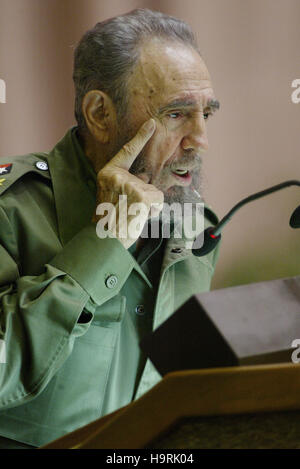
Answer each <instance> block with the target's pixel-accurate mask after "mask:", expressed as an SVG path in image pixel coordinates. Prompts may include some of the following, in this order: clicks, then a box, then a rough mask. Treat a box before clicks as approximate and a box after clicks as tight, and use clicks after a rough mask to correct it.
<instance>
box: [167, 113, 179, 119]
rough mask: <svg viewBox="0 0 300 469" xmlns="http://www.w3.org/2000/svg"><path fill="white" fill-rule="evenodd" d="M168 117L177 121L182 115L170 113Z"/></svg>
mask: <svg viewBox="0 0 300 469" xmlns="http://www.w3.org/2000/svg"><path fill="white" fill-rule="evenodd" d="M168 117H170V118H171V119H179V118H180V117H182V113H181V112H170V113H169V114H168Z"/></svg>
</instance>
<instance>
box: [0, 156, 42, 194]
mask: <svg viewBox="0 0 300 469" xmlns="http://www.w3.org/2000/svg"><path fill="white" fill-rule="evenodd" d="M47 155H48V154H47V153H30V154H28V155H21V156H13V157H10V158H0V196H1V195H2V194H3V193H4V192H5V191H6V190H7V189H8V188H9V187H11V186H12V185H13V184H14V183H15V182H16V181H18V180H19V179H20V178H22V177H23V176H24V175H25V174H28V173H37V174H40V175H41V176H42V177H44V178H47V179H51V176H50V173H49V167H48V162H47Z"/></svg>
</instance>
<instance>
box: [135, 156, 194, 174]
mask: <svg viewBox="0 0 300 469" xmlns="http://www.w3.org/2000/svg"><path fill="white" fill-rule="evenodd" d="M201 167H202V157H201V154H200V153H197V152H195V151H190V150H184V151H183V152H182V154H181V156H180V157H179V158H177V159H176V160H175V159H174V160H173V161H171V162H169V163H168V165H165V166H162V168H161V171H168V170H170V169H171V171H172V170H173V169H176V168H182V169H187V170H197V169H198V170H199V169H201ZM152 171H153V168H151V166H150V164H149V162H148V161H147V160H146V158H145V156H144V155H143V154H142V153H141V154H140V155H139V156H138V157H137V158H136V160H135V161H134V162H133V164H132V165H131V168H130V170H129V172H130V173H131V174H139V173H144V172H145V173H152Z"/></svg>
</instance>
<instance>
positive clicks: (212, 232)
mask: <svg viewBox="0 0 300 469" xmlns="http://www.w3.org/2000/svg"><path fill="white" fill-rule="evenodd" d="M289 186H300V181H297V180H290V181H286V182H282V183H281V184H277V185H276V186H272V187H269V189H265V190H264V191H260V192H257V193H255V194H252V195H250V196H249V197H246V198H245V199H243V200H241V201H240V202H239V203H238V204H236V205H235V206H234V207H233V208H232V209H231V210H230V211H229V212H228V213H227V215H225V217H223V218H222V220H221V221H220V222H219V223H218V224H217V225H216V226H215V227H209V228H206V230H205V231H204V242H203V245H202V247H201V248H198V249H192V252H193V254H194V255H195V256H198V257H200V256H204V255H206V254H208V253H209V252H210V251H212V250H213V249H214V248H215V246H216V245H217V244H218V242H219V241H220V239H221V231H222V229H223V227H224V226H225V225H226V223H228V222H229V220H231V218H232V217H233V215H234V214H235V213H236V212H237V211H238V210H239V209H240V208H241V207H243V206H244V205H246V204H248V203H249V202H252V201H253V200H257V199H260V198H261V197H264V196H266V195H269V194H272V193H273V192H277V191H279V190H281V189H284V188H285V187H289ZM298 211H299V207H298V208H297V209H296V210H295V212H294V214H295V213H296V215H298ZM294 214H293V215H294ZM294 225H295V224H294ZM291 226H292V227H293V228H295V227H296V226H293V225H292V224H291ZM200 236H202V234H201V235H200ZM196 241H197V240H196ZM196 241H195V242H194V245H195V244H196ZM196 245H199V243H197V244H196Z"/></svg>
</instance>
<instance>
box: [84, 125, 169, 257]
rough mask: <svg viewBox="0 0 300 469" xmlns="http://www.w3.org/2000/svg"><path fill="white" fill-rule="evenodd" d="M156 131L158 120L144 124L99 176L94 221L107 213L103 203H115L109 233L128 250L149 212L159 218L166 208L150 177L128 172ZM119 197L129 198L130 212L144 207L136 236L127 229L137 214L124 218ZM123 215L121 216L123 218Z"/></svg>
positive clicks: (128, 207)
mask: <svg viewBox="0 0 300 469" xmlns="http://www.w3.org/2000/svg"><path fill="white" fill-rule="evenodd" d="M154 131H155V121H154V120H153V119H150V120H148V121H147V122H145V123H144V124H143V125H142V127H141V128H140V129H139V131H138V133H137V134H136V135H135V137H134V138H133V139H132V140H130V141H129V142H128V143H126V144H125V145H124V146H123V148H122V149H121V150H120V151H119V152H118V153H117V155H116V156H114V157H113V158H112V159H111V160H110V161H109V163H107V164H106V165H105V166H104V167H103V168H102V169H101V170H100V171H99V173H98V174H97V186H98V192H97V209H96V213H95V214H94V217H93V221H94V222H98V221H99V220H101V219H102V218H103V215H104V213H103V210H101V205H100V204H103V203H110V204H113V206H114V208H115V212H109V211H108V215H106V214H105V221H106V222H107V223H108V226H109V227H110V232H112V233H113V235H114V236H115V237H116V238H118V239H119V241H120V242H121V243H122V244H123V246H124V247H125V248H126V249H128V248H129V247H130V246H131V245H132V244H134V243H135V241H136V240H137V239H138V238H139V236H140V234H141V232H142V230H143V226H144V224H145V223H146V221H147V219H148V217H149V214H150V209H151V215H152V216H158V215H159V213H160V211H161V210H162V208H163V201H164V195H163V192H161V191H160V190H158V189H157V188H156V187H154V186H153V185H152V184H148V182H149V176H148V175H147V174H145V173H143V174H139V175H138V176H135V175H133V174H130V173H129V169H130V167H131V165H132V164H133V162H134V160H135V159H136V158H137V156H138V155H139V153H140V152H141V151H142V149H143V148H144V146H145V145H146V143H147V142H148V140H149V139H150V138H151V137H152V135H153V133H154ZM120 195H126V196H127V210H128V211H129V209H130V206H131V204H134V203H142V204H143V207H144V210H142V211H140V212H139V213H138V216H139V227H140V229H138V230H134V234H132V230H130V229H129V230H128V228H129V226H130V222H132V220H133V218H135V217H136V215H135V214H131V215H129V214H128V211H126V216H125V217H124V215H123V213H122V211H121V210H119V208H120V207H119V196H120ZM154 204H155V205H154ZM102 207H104V206H102ZM121 213H122V215H120V214H121Z"/></svg>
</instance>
